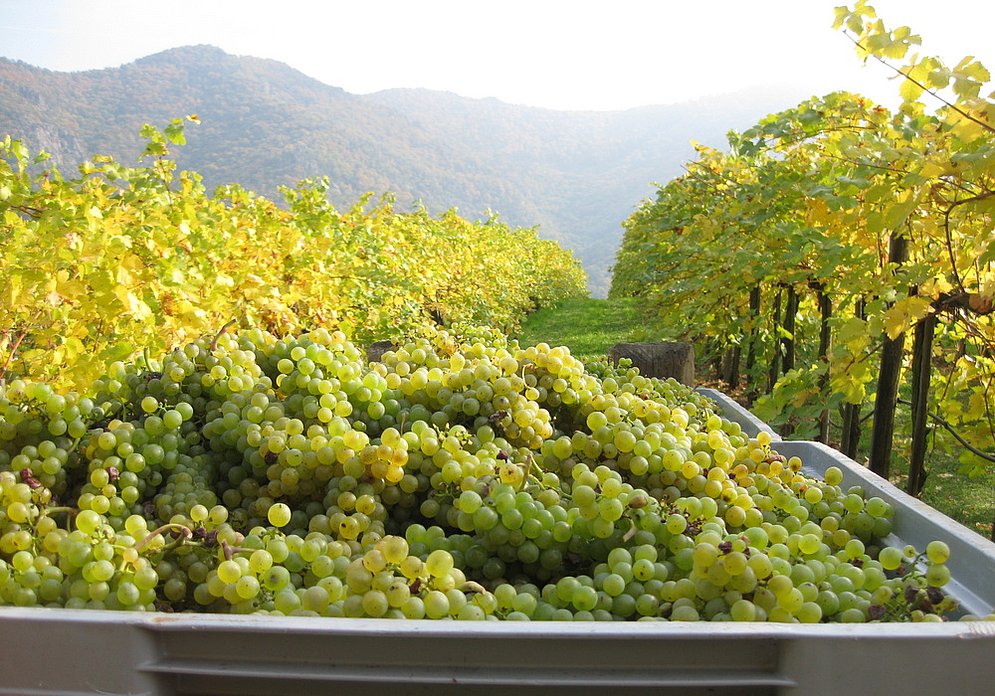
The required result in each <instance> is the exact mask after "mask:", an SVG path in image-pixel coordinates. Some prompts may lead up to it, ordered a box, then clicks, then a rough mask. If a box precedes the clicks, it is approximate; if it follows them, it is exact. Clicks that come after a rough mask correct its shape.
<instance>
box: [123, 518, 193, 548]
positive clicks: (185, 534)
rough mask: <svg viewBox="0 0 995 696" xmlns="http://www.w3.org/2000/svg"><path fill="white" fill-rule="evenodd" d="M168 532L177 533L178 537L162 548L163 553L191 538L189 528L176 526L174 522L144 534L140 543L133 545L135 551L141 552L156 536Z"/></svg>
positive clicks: (191, 533)
mask: <svg viewBox="0 0 995 696" xmlns="http://www.w3.org/2000/svg"><path fill="white" fill-rule="evenodd" d="M170 530H172V531H175V532H179V533H180V536H179V537H178V538H177V539H175V540H174V541H171V542H170V543H168V544H166V546H165V547H163V551H171V550H172V549H175V548H177V547H178V546H179V545H180V544H182V543H183V542H184V541H186V540H187V539H190V538H191V537H193V532H192V531H190V528H189V527H187V526H186V525H183V524H178V523H175V522H170V523H167V524H164V525H162V526H161V527H156V528H155V529H153V530H152V531H151V532H149V533H148V534H146V535H145V538H143V539H142V540H141V541H139V542H138V543H137V544H135V550H136V551H141V550H142V549H143V548H145V547H146V546H147V545H148V544H149V542H150V541H152V540H153V539H155V538H156V537H157V536H159V535H160V534H162V533H163V532H168V531H170Z"/></svg>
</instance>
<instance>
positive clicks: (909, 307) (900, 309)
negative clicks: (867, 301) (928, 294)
mask: <svg viewBox="0 0 995 696" xmlns="http://www.w3.org/2000/svg"><path fill="white" fill-rule="evenodd" d="M929 308H930V301H929V299H928V298H925V297H918V296H913V297H905V298H902V299H901V300H899V301H898V302H896V303H895V304H893V305H892V306H891V307H889V308H888V309H887V310H886V311H885V313H884V329H885V332H886V333H887V334H888V338H890V339H892V340H894V339H896V338H898V337H899V336H900V335H902V334H903V333H904V332H905V330H906V329H908V328H909V325H910V324H911V323H914V322H916V321H919V320H920V319H922V318H923V317H924V316H926V314H927V313H928V312H929Z"/></svg>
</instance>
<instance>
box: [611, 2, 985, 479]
mask: <svg viewBox="0 0 995 696" xmlns="http://www.w3.org/2000/svg"><path fill="white" fill-rule="evenodd" d="M837 26H838V27H841V28H843V30H844V32H845V33H846V35H847V36H848V37H849V38H850V39H851V40H852V41H853V42H854V44H855V45H856V47H857V50H858V53H859V55H860V56H861V57H862V58H864V59H865V60H874V61H880V62H882V63H884V64H885V65H888V66H891V65H892V64H901V62H902V61H905V63H904V64H901V67H894V68H893V70H894V71H895V72H896V73H899V74H900V75H901V77H900V82H899V85H900V87H899V89H900V93H901V97H902V100H903V101H902V104H901V106H900V108H899V109H898V110H897V111H896V112H894V113H892V112H891V111H889V110H887V109H885V108H883V107H881V106H878V105H875V104H873V103H870V102H868V101H867V100H866V99H864V98H862V97H860V96H858V95H854V94H848V93H836V94H830V95H827V96H825V97H822V98H814V99H812V100H810V101H807V102H805V103H802V104H800V105H798V106H797V107H796V108H793V109H789V110H787V111H783V112H781V113H777V114H773V115H771V116H769V117H767V118H765V119H763V120H762V121H761V122H760V123H758V124H757V125H755V126H754V127H752V128H750V129H747V130H745V131H744V132H742V133H731V134H730V136H729V143H730V148H729V151H728V152H720V151H717V150H713V149H709V148H704V147H700V148H699V149H698V154H699V158H698V159H697V160H696V161H694V162H692V163H690V164H689V165H688V166H687V173H686V174H685V175H683V176H682V177H680V178H678V179H676V180H674V181H671V182H670V183H669V184H667V185H666V186H663V187H661V188H660V189H659V192H658V195H657V197H656V199H655V200H652V201H648V202H647V203H645V204H644V205H643V207H642V208H641V209H640V210H638V211H637V212H636V213H634V214H633V215H632V216H631V217H630V218H629V219H628V220H627V221H626V223H625V225H626V235H625V238H624V241H623V247H622V249H621V250H620V252H619V256H618V261H617V264H616V266H615V270H614V278H613V286H612V294H613V295H614V296H619V297H624V296H635V297H640V298H643V300H644V301H646V302H648V303H652V305H653V306H654V308H655V313H656V317H657V323H658V324H659V325H660V326H661V327H666V328H665V329H664V331H667V332H669V333H670V334H671V335H680V336H682V337H685V338H689V339H690V340H693V341H694V342H695V343H696V344H697V345H698V346H699V347H700V349H701V350H702V352H703V354H704V358H705V360H706V361H709V362H710V363H711V364H713V365H715V366H716V368H717V371H718V372H719V373H720V374H721V375H722V377H723V379H724V380H725V381H726V382H727V384H728V385H729V388H731V389H733V390H739V389H743V390H744V391H745V396H746V398H748V399H750V400H751V401H753V400H755V412H756V413H757V414H758V415H760V416H761V417H762V418H764V419H765V420H767V421H768V422H770V423H772V424H774V425H775V427H777V428H778V429H779V430H781V431H782V432H785V433H793V434H794V435H795V436H798V437H806V438H815V439H819V440H822V441H824V442H832V443H834V444H837V445H838V446H839V447H840V448H841V449H842V451H843V452H844V453H846V454H848V455H849V456H851V457H853V458H858V457H864V456H866V457H867V458H868V459H869V464H870V467H871V469H872V470H874V471H875V472H877V473H879V474H881V475H883V476H885V477H887V476H888V475H889V473H890V472H891V470H892V467H893V463H894V462H896V461H902V462H907V467H908V481H907V488H908V490H909V492H910V493H912V494H913V495H917V494H918V493H919V492H920V491H921V490H922V486H923V483H924V480H925V477H926V476H927V473H928V472H927V467H926V456H927V452H928V451H929V450H930V448H937V449H941V450H942V449H946V450H947V451H950V452H953V453H955V456H956V457H958V458H959V461H960V463H961V473H962V474H964V475H969V476H971V475H973V476H979V475H982V474H984V473H985V472H986V471H990V470H991V467H992V464H993V463H995V449H993V442H995V389H993V382H995V316H993V314H992V302H993V298H995V232H993V212H995V126H993V125H992V124H993V121H992V115H993V113H995V110H993V106H995V104H993V102H992V101H991V96H988V97H985V96H983V91H984V90H985V89H986V86H987V85H988V81H989V79H990V76H989V73H988V71H987V70H986V69H985V68H984V67H983V66H982V65H981V64H980V63H978V62H976V61H974V60H972V59H971V58H965V59H964V60H963V61H961V62H959V63H958V64H957V65H955V66H953V67H949V66H947V65H946V64H944V63H943V62H942V61H940V60H939V59H937V58H933V57H925V58H923V57H919V56H917V55H915V54H913V53H912V51H913V49H914V47H915V46H916V45H917V44H918V43H919V37H918V36H916V35H913V34H911V32H910V31H909V30H908V28H907V27H903V28H900V29H897V30H894V31H888V30H887V29H886V28H885V27H884V25H883V23H882V22H881V21H880V20H877V18H876V17H875V16H874V13H873V10H871V9H870V8H869V7H867V6H866V5H865V4H864V3H858V4H857V6H856V8H855V10H854V11H852V12H850V11H847V10H846V8H841V9H840V10H839V13H838V17H837ZM988 88H989V89H990V87H988ZM927 102H929V103H931V104H933V105H938V106H939V108H938V109H936V111H935V112H934V113H931V112H930V111H929V110H928V109H927ZM868 419H871V422H870V426H867V421H868ZM867 427H870V429H871V432H870V438H869V441H868V440H867V438H865V444H864V445H862V444H861V443H862V440H861V431H862V430H863V429H865V428H867ZM896 442H897V443H900V448H899V449H900V451H896V450H895V449H894V446H893V443H896ZM863 448H866V449H863ZM903 466H905V465H904V464H903Z"/></svg>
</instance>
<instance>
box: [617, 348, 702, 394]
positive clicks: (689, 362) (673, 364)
mask: <svg viewBox="0 0 995 696" xmlns="http://www.w3.org/2000/svg"><path fill="white" fill-rule="evenodd" d="M608 357H609V358H611V360H612V362H616V363H617V362H618V360H619V358H629V359H630V360H631V361H632V365H633V367H637V368H639V373H640V374H642V375H645V376H647V377H658V378H660V379H667V378H669V377H673V378H674V379H676V380H677V381H678V382H680V383H681V384H685V385H687V386H689V387H693V386H694V348H692V346H691V344H690V343H681V342H674V343H616V344H615V345H614V346H612V348H611V350H610V351H608Z"/></svg>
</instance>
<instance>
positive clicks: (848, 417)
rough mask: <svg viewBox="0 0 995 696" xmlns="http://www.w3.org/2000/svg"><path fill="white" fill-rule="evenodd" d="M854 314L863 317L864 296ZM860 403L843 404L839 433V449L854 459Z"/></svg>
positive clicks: (855, 457) (858, 434)
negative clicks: (841, 428)
mask: <svg viewBox="0 0 995 696" xmlns="http://www.w3.org/2000/svg"><path fill="white" fill-rule="evenodd" d="M854 316H856V317H857V318H858V319H865V318H866V315H865V314H864V298H863V297H861V298H860V299H858V300H857V304H856V306H855V307H854ZM861 405H862V404H849V403H848V404H843V433H842V434H841V435H840V451H841V452H842V453H843V454H845V455H846V456H848V457H849V458H850V459H853V460H854V461H856V459H857V450H858V449H860V407H861Z"/></svg>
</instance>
